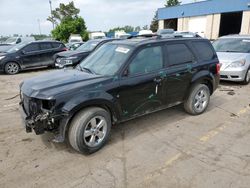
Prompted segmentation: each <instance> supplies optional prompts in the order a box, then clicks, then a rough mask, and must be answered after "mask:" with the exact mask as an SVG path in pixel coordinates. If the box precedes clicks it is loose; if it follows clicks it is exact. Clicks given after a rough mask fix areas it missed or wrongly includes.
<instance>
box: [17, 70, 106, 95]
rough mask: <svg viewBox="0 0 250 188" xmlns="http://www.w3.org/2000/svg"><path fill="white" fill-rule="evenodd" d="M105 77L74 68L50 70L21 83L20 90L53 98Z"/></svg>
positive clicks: (102, 79)
mask: <svg viewBox="0 0 250 188" xmlns="http://www.w3.org/2000/svg"><path fill="white" fill-rule="evenodd" d="M107 79H108V78H107V77H104V76H100V75H95V74H89V73H86V72H82V71H79V70H75V69H67V70H58V71H52V72H50V73H47V74H42V75H40V76H37V77H33V78H31V79H27V80H25V81H24V82H23V84H22V85H21V91H22V92H23V93H24V94H25V95H26V96H29V97H33V98H39V99H53V98H56V95H59V94H64V93H65V92H70V91H72V90H77V91H79V89H80V90H81V89H83V88H84V87H87V86H90V85H92V84H95V83H100V82H101V81H105V80H107Z"/></svg>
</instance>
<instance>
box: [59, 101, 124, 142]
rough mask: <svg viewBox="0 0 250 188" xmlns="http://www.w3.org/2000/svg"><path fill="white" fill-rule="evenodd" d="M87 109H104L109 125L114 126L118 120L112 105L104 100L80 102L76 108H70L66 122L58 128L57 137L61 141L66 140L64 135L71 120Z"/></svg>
mask: <svg viewBox="0 0 250 188" xmlns="http://www.w3.org/2000/svg"><path fill="white" fill-rule="evenodd" d="M89 107H99V108H102V109H105V110H106V111H108V112H109V113H110V117H111V123H112V124H115V123H116V122H117V120H118V118H119V117H118V113H117V111H116V110H115V107H114V105H112V103H111V102H110V101H108V100H105V99H98V100H97V99H93V100H91V101H86V102H82V103H80V104H78V105H77V106H75V107H74V108H72V109H71V110H70V111H69V112H68V114H69V116H68V118H67V120H65V121H64V122H63V123H62V124H60V126H59V135H60V137H61V138H62V139H63V141H64V140H65V139H66V137H67V136H66V135H67V133H68V130H69V127H70V124H71V122H72V120H73V119H74V117H75V116H76V115H77V114H78V113H79V112H80V111H82V110H83V109H85V108H89Z"/></svg>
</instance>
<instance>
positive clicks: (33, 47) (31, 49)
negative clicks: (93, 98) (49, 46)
mask: <svg viewBox="0 0 250 188" xmlns="http://www.w3.org/2000/svg"><path fill="white" fill-rule="evenodd" d="M23 50H24V51H25V52H26V53H29V52H36V51H39V50H40V48H39V45H38V44H37V43H35V44H29V45H28V46H26V47H24V49H23Z"/></svg>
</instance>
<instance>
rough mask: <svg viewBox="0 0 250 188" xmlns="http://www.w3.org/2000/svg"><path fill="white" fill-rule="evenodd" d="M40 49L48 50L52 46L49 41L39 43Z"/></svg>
mask: <svg viewBox="0 0 250 188" xmlns="http://www.w3.org/2000/svg"><path fill="white" fill-rule="evenodd" d="M40 47H41V50H49V49H51V48H52V46H51V43H49V42H45V43H41V44H40Z"/></svg>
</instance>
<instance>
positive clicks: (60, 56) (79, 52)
mask: <svg viewBox="0 0 250 188" xmlns="http://www.w3.org/2000/svg"><path fill="white" fill-rule="evenodd" d="M114 40H118V39H114V38H113V39H109V38H107V39H94V40H89V41H88V42H86V43H84V44H83V45H81V46H80V47H78V48H77V49H76V50H74V51H67V52H61V53H57V54H55V55H54V61H55V67H57V68H63V67H65V66H76V65H77V64H79V63H80V62H81V61H82V60H84V59H85V58H86V57H87V56H88V55H89V54H90V53H92V52H93V51H95V50H96V49H98V48H99V47H100V46H101V45H103V44H105V43H107V42H111V41H114Z"/></svg>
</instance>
